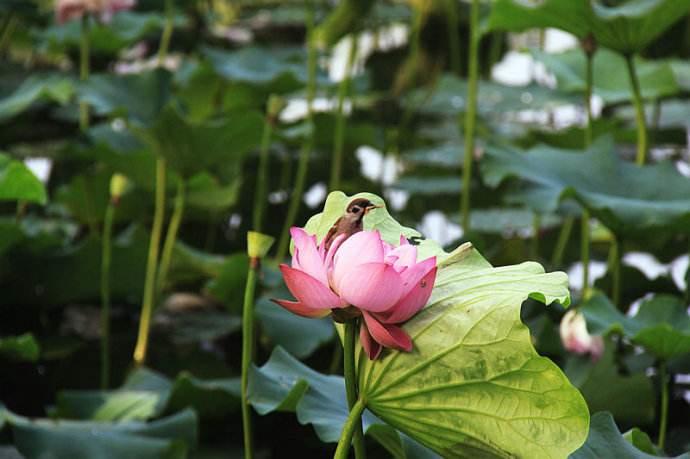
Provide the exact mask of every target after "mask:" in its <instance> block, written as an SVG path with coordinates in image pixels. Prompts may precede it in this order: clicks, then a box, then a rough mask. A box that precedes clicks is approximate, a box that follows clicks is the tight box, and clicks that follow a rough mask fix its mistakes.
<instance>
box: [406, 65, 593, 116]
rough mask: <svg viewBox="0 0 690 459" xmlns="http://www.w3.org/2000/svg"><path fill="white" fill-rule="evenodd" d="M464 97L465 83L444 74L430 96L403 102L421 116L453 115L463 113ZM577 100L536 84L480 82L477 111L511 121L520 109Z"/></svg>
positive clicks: (421, 93)
mask: <svg viewBox="0 0 690 459" xmlns="http://www.w3.org/2000/svg"><path fill="white" fill-rule="evenodd" d="M466 95H467V81H466V80H464V79H460V78H458V77H457V76H455V75H450V74H444V75H443V76H441V78H439V80H438V81H437V82H436V84H435V88H434V91H433V92H432V93H431V95H429V90H428V89H422V90H415V91H412V93H411V95H410V96H409V98H408V99H407V101H406V103H407V104H409V105H411V106H413V107H415V108H418V109H419V110H420V111H421V112H424V113H431V114H442V115H456V114H458V113H460V112H462V111H463V110H465V104H466V101H465V97H466ZM580 100H581V96H573V95H571V94H567V93H563V92H560V91H556V90H554V89H549V88H546V87H544V86H539V85H537V84H530V85H527V86H506V85H502V84H500V83H496V82H491V81H486V82H484V81H482V82H481V83H480V85H479V95H478V96H477V110H478V111H479V113H480V114H481V115H482V116H485V117H487V118H493V119H498V120H505V121H514V120H515V113H517V112H520V111H523V110H549V109H553V108H555V107H559V106H562V105H568V104H572V103H577V102H580Z"/></svg>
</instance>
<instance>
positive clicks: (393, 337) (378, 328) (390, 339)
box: [362, 311, 412, 352]
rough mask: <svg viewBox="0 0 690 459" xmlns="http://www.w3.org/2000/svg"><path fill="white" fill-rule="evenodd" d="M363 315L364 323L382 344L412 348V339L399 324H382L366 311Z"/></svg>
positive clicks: (405, 348)
mask: <svg viewBox="0 0 690 459" xmlns="http://www.w3.org/2000/svg"><path fill="white" fill-rule="evenodd" d="M362 316H363V317H364V323H363V324H362V325H363V326H366V327H367V329H368V330H369V333H370V334H371V336H372V338H374V341H376V342H377V343H379V344H381V345H382V346H385V347H391V348H394V349H399V350H401V351H407V352H410V351H411V350H412V339H410V336H409V335H408V334H407V333H405V331H404V330H403V329H402V328H400V327H398V326H397V325H391V324H382V323H381V322H379V321H378V320H376V318H375V317H374V316H372V315H371V314H369V313H368V312H366V311H363V312H362Z"/></svg>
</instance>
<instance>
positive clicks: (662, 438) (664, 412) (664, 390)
mask: <svg viewBox="0 0 690 459" xmlns="http://www.w3.org/2000/svg"><path fill="white" fill-rule="evenodd" d="M659 385H660V386H661V418H660V420H659V449H661V450H662V451H663V449H664V446H665V445H666V430H667V426H668V400H669V398H668V370H667V368H666V361H665V360H662V361H661V362H660V363H659Z"/></svg>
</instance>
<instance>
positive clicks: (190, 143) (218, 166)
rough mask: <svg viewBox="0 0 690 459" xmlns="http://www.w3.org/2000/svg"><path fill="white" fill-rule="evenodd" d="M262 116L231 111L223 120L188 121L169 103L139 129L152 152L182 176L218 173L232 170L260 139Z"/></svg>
mask: <svg viewBox="0 0 690 459" xmlns="http://www.w3.org/2000/svg"><path fill="white" fill-rule="evenodd" d="M263 125H264V119H263V117H262V116H261V114H260V113H259V112H256V111H243V112H242V113H233V114H231V115H229V116H228V117H225V118H224V119H223V120H218V121H209V122H205V123H192V122H190V121H188V120H186V119H185V118H184V117H183V116H182V115H181V114H180V113H179V112H178V111H177V109H175V108H174V107H173V106H169V107H168V108H166V109H165V110H164V111H163V112H162V113H161V115H160V116H159V117H158V118H157V119H156V121H155V122H154V123H153V125H152V126H151V127H149V128H147V129H143V130H141V133H142V134H143V136H144V137H145V138H146V139H147V140H148V141H149V142H150V144H151V146H152V147H153V149H154V152H155V153H156V154H157V155H159V156H161V157H163V158H165V159H166V160H167V162H168V164H169V165H170V167H171V168H172V169H173V170H175V171H177V172H178V173H179V174H181V175H183V176H184V177H191V176H192V175H194V174H195V173H198V172H201V171H204V170H207V169H210V168H214V171H215V172H216V173H218V174H220V175H227V174H229V173H230V174H231V173H232V172H234V171H236V169H237V167H238V165H239V164H240V163H241V161H242V159H243V158H244V155H245V154H246V153H247V152H249V151H250V150H251V149H253V148H255V147H258V145H259V143H260V142H261V133H262V131H263Z"/></svg>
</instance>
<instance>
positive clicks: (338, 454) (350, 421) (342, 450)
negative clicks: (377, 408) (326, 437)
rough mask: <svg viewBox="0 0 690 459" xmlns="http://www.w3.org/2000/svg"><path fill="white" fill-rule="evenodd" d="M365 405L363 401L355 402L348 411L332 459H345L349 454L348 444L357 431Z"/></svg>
mask: <svg viewBox="0 0 690 459" xmlns="http://www.w3.org/2000/svg"><path fill="white" fill-rule="evenodd" d="M365 406H366V405H365V403H364V401H363V400H361V399H360V400H357V402H356V403H355V405H354V406H353V407H352V409H351V410H350V414H349V415H348V417H347V420H346V421H345V425H344V426H343V431H342V433H341V434H340V440H338V446H337V447H336V449H335V454H334V455H333V458H334V459H347V457H348V453H349V452H350V443H352V437H353V434H354V433H355V431H356V429H357V425H358V424H359V422H360V419H361V417H362V413H363V412H364V408H365Z"/></svg>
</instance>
